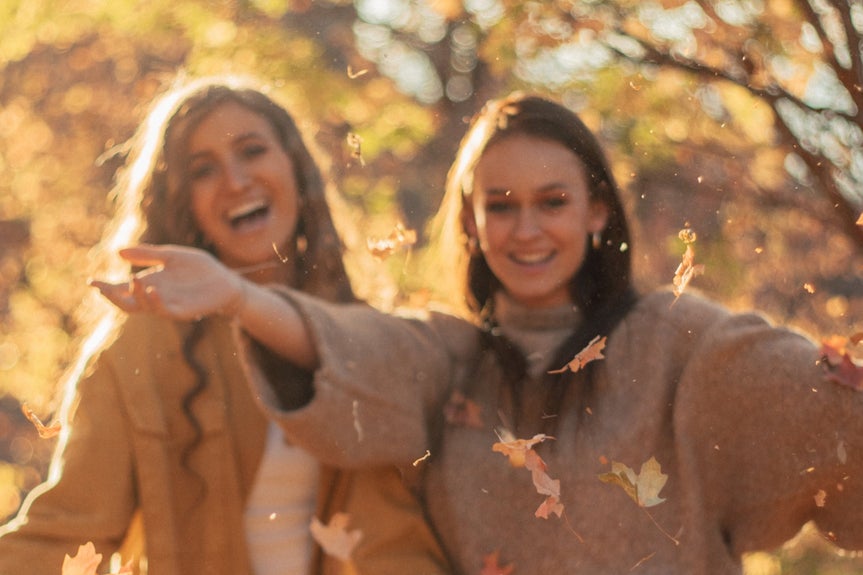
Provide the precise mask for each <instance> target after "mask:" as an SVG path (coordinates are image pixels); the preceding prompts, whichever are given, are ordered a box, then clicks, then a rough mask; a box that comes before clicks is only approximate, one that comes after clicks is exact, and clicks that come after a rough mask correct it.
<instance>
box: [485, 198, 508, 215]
mask: <svg viewBox="0 0 863 575" xmlns="http://www.w3.org/2000/svg"><path fill="white" fill-rule="evenodd" d="M513 208H514V206H513V204H512V203H510V202H506V201H490V202H487V203H486V204H485V211H486V212H488V213H490V214H505V213H507V212H510V211H512V209H513Z"/></svg>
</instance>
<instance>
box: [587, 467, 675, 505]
mask: <svg viewBox="0 0 863 575" xmlns="http://www.w3.org/2000/svg"><path fill="white" fill-rule="evenodd" d="M599 479H600V481H603V482H605V483H610V484H613V485H618V486H619V487H621V488H623V490H624V491H625V492H626V494H627V495H629V497H630V498H631V499H632V500H633V501H635V503H637V504H638V506H639V507H653V506H654V505H659V504H660V503H662V502H663V501H665V499H663V498H661V497H659V492H660V491H662V488H663V487H664V486H665V482H666V481H668V475H665V474H664V473H662V469H661V466H660V465H659V462H658V461H656V458H655V457H651V458H650V459H648V460H647V461H645V462H644V463H643V464H642V465H641V472H640V473H638V474H636V473H635V471H634V470H633V469H632V468H631V467H628V466H627V465H624V464H623V463H619V462H617V461H612V462H611V472H610V473H603V474H601V475H600V476H599Z"/></svg>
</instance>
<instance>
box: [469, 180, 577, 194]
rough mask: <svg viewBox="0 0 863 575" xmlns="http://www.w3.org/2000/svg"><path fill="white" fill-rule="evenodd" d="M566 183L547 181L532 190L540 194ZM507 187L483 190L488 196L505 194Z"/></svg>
mask: <svg viewBox="0 0 863 575" xmlns="http://www.w3.org/2000/svg"><path fill="white" fill-rule="evenodd" d="M565 187H566V184H564V183H563V182H549V183H548V184H545V185H544V186H542V187H540V188H538V189H536V190H534V192H533V193H534V194H535V195H540V194H544V193H548V192H553V191H555V190H557V189H561V188H565ZM509 191H510V190H509V188H489V189H487V190H486V191H485V193H486V195H488V196H505V195H507V193H508V192H509Z"/></svg>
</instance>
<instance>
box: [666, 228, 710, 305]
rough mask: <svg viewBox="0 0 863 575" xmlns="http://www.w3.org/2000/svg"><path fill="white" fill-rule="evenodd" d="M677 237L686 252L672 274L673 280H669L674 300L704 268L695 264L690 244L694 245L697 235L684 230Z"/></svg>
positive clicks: (693, 252) (687, 229)
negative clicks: (684, 245)
mask: <svg viewBox="0 0 863 575" xmlns="http://www.w3.org/2000/svg"><path fill="white" fill-rule="evenodd" d="M677 236H678V237H679V238H680V239H681V241H683V243H684V244H686V251H685V252H683V259H682V260H681V262H680V265H678V266H677V270H676V271H675V272H674V278H673V279H672V280H671V282H672V284H673V288H672V292H673V293H674V296H675V298H679V297H680V295H681V294H682V293H683V292H684V291H686V288H687V287H689V283H690V282H691V281H692V280H693V279H695V277H696V276H700V275H701V274H703V273H704V266H703V265H702V264H696V263H695V250H694V249H693V247H692V244H694V243H695V240H696V239H698V236H697V234H696V233H695V232H694V231H692V230H691V229H689V228H684V229H682V230H680V232H679V233H678V234H677Z"/></svg>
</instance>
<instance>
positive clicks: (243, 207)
mask: <svg viewBox="0 0 863 575" xmlns="http://www.w3.org/2000/svg"><path fill="white" fill-rule="evenodd" d="M266 207H267V202H265V201H264V200H250V201H248V202H245V203H243V204H240V205H239V206H237V207H235V208H233V209H231V210H230V211H229V212H228V219H229V220H236V219H237V218H242V217H243V216H248V215H249V214H251V213H252V212H255V211H257V210H260V209H263V208H266Z"/></svg>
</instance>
